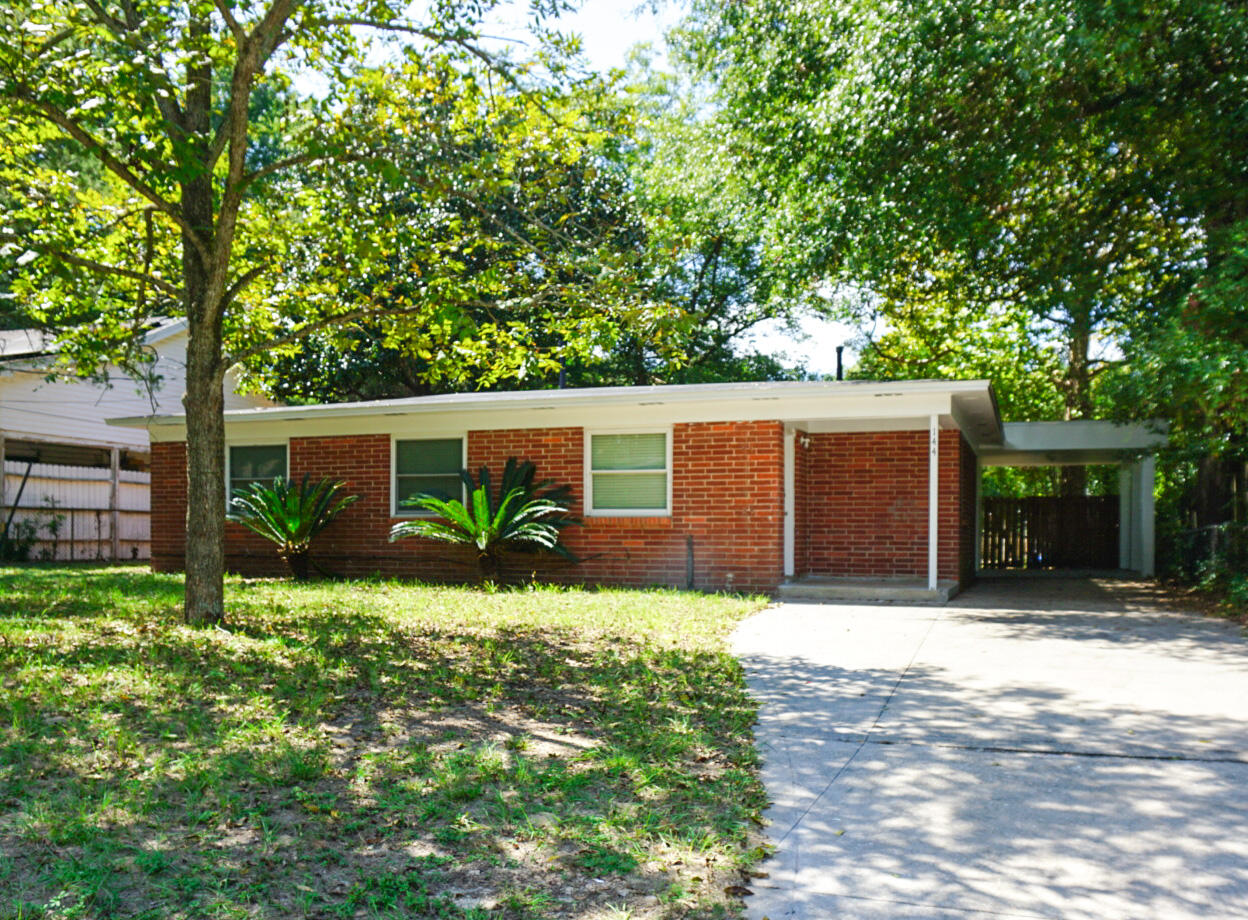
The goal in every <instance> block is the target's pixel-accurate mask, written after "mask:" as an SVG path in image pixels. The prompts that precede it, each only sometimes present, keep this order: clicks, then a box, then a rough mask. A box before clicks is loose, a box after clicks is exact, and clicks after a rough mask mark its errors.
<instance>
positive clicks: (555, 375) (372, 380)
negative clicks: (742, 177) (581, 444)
mask: <svg viewBox="0 0 1248 920" xmlns="http://www.w3.org/2000/svg"><path fill="white" fill-rule="evenodd" d="M684 92H685V88H684V87H682V86H681V85H680V83H679V81H677V80H676V79H675V78H674V77H672V76H671V75H664V74H659V73H656V72H654V71H653V70H652V69H650V67H649V66H648V64H645V63H644V62H638V69H636V70H634V71H633V72H632V73H630V74H629V77H628V82H627V83H626V84H625V86H624V87H623V89H622V91H621V93H619V94H618V95H617V96H616V97H614V98H613V99H612V100H611V101H610V102H607V101H606V100H604V99H603V98H600V97H595V96H586V95H584V94H582V95H580V96H570V97H568V98H567V99H565V100H563V101H562V104H563V105H566V106H567V107H568V108H566V109H562V110H561V111H565V112H567V113H568V119H569V120H571V118H572V115H573V114H576V116H577V117H578V118H579V117H581V116H582V115H585V114H587V113H586V112H580V113H578V112H577V109H576V107H577V106H580V107H582V109H584V108H586V107H588V109H589V112H590V113H592V112H594V111H597V112H599V113H602V112H606V111H610V113H611V120H610V125H609V128H605V129H604V130H603V131H601V132H599V133H598V134H586V133H578V132H570V133H568V134H566V135H564V136H562V137H561V138H560V141H561V143H560V144H559V145H557V146H555V147H553V148H552V149H546V148H538V154H539V155H540V156H541V157H544V159H541V160H540V161H538V160H537V157H536V156H531V157H530V162H528V163H527V164H517V167H516V168H519V166H520V165H525V166H526V168H527V169H528V172H529V174H538V175H541V176H544V177H545V179H544V180H543V181H541V182H535V181H532V180H530V181H528V182H526V183H524V184H523V185H521V183H519V182H518V181H517V180H516V179H515V177H513V176H510V175H509V176H508V177H507V179H508V183H507V184H504V183H501V182H500V183H498V184H497V190H496V191H495V190H490V191H487V192H486V194H485V195H483V196H479V197H478V199H477V200H476V201H474V202H473V203H472V206H471V208H469V207H465V206H463V205H462V204H461V205H460V206H459V208H458V209H455V207H454V203H452V209H451V210H450V211H449V212H448V213H450V214H453V215H454V219H455V220H460V221H464V222H472V221H474V220H478V219H479V215H478V213H477V211H478V210H488V211H490V212H492V213H503V214H506V213H508V212H509V211H511V210H514V208H515V201H514V199H513V192H512V188H513V186H514V187H516V188H519V189H520V193H522V194H524V195H526V196H527V205H526V206H527V207H528V209H529V210H530V212H531V213H533V214H535V215H538V216H539V217H540V219H541V220H542V221H543V222H545V223H547V224H551V225H553V224H556V223H558V224H560V225H561V226H562V218H561V214H563V213H565V212H566V211H567V210H568V208H569V206H570V204H574V205H575V211H576V213H577V215H578V218H577V224H578V226H580V227H581V228H583V232H584V231H588V230H590V229H595V231H596V232H599V233H601V234H603V237H604V239H606V240H607V241H608V246H609V248H610V249H611V250H612V251H611V252H610V253H608V254H604V257H605V256H607V255H609V261H613V262H614V263H617V264H625V263H626V264H627V265H628V266H629V271H630V278H629V291H630V293H629V298H631V301H630V302H631V307H630V308H629V309H621V310H618V311H616V313H615V314H614V315H613V316H612V322H611V324H610V326H609V328H604V329H603V334H600V335H596V336H590V335H588V334H587V332H588V327H585V326H584V323H583V320H580V321H581V322H582V326H581V328H579V329H572V330H568V329H562V328H556V327H555V326H554V324H553V323H551V322H550V321H547V323H546V327H547V328H545V329H543V328H541V327H540V324H530V326H529V328H528V331H527V334H528V335H529V336H530V337H531V340H532V343H533V345H535V347H529V348H524V347H519V345H518V343H516V342H514V341H510V342H507V341H505V342H500V343H499V347H500V348H507V349H508V353H509V354H511V355H514V356H517V357H523V358H524V359H525V360H526V361H527V363H526V364H525V365H524V366H523V367H520V368H517V369H516V373H514V374H513V375H511V376H510V377H509V376H507V375H503V374H499V373H491V372H490V369H489V364H488V362H486V364H485V365H484V366H483V365H482V364H481V363H480V361H479V358H480V356H477V355H473V354H470V355H460V356H459V363H458V366H457V369H456V371H455V373H448V372H447V371H446V369H445V368H444V367H443V366H441V365H440V364H439V363H438V362H437V360H436V354H437V350H436V349H433V350H432V352H431V351H430V349H427V348H426V349H421V348H418V347H413V345H412V344H411V342H410V341H407V340H405V339H404V338H403V337H402V336H396V335H394V334H393V333H392V331H391V329H390V326H389V325H387V324H386V323H385V322H384V321H383V322H376V321H360V322H355V323H352V324H350V325H349V326H347V327H344V328H339V329H332V330H327V331H326V332H325V333H323V334H314V335H311V336H309V337H306V338H304V339H302V340H301V341H299V342H297V343H292V344H291V345H290V346H289V347H288V348H287V349H285V350H283V351H282V352H279V353H277V354H272V353H267V352H266V353H261V354H257V355H255V356H253V358H252V359H251V361H250V362H249V363H250V364H251V366H252V367H253V370H254V371H255V377H256V379H257V380H258V382H259V383H260V385H261V386H262V387H263V388H264V390H265V391H266V392H267V393H269V394H270V395H272V396H275V397H278V398H281V399H288V400H289V399H294V400H296V401H316V402H335V401H341V400H344V399H379V398H387V397H400V396H421V395H426V394H429V393H439V392H453V391H456V390H459V389H462V388H463V387H464V386H465V385H478V384H480V383H485V384H486V385H488V386H490V387H491V388H495V389H513V388H515V389H533V388H547V387H553V386H556V385H561V386H621V385H650V384H655V383H704V382H713V381H719V380H760V379H794V378H797V377H800V376H803V371H802V369H801V368H794V367H788V366H786V365H785V364H784V363H783V362H782V361H780V360H778V359H776V358H774V357H771V356H768V355H763V354H760V353H758V352H757V350H756V349H755V350H751V349H750V348H749V347H748V346H746V345H745V344H744V337H745V336H746V335H747V334H748V333H749V332H750V331H751V330H752V329H753V328H755V327H756V326H757V325H758V324H759V323H760V322H763V321H772V322H781V323H785V322H789V323H791V322H792V321H793V320H794V319H795V318H796V317H797V316H798V315H800V314H801V313H803V312H809V311H810V310H812V309H814V308H815V307H816V306H817V305H819V304H820V303H821V301H820V300H819V299H818V298H815V297H814V296H813V295H811V294H810V293H809V292H806V293H805V294H804V295H803V296H801V297H795V296H792V292H791V291H789V292H786V295H787V296H785V297H779V296H775V295H774V294H773V289H774V287H775V284H774V280H773V279H772V277H771V276H770V274H769V273H768V270H767V266H766V265H765V264H764V262H763V260H762V258H761V256H760V247H759V245H758V238H757V236H756V235H755V233H754V230H753V229H752V225H751V224H750V223H749V221H747V220H745V219H744V218H743V213H742V212H743V207H744V201H743V198H742V194H741V192H740V190H739V189H736V188H734V186H733V180H732V177H722V176H717V175H715V174H714V173H713V172H712V171H710V170H708V169H707V168H706V167H705V166H704V162H705V161H706V159H707V156H706V151H704V150H702V149H701V147H700V146H699V140H700V137H701V135H700V134H699V133H698V132H696V131H692V130H691V129H690V126H689V124H688V118H689V110H690V106H691V103H690V102H689V101H688V100H686V99H685V98H684ZM458 104H459V105H468V104H469V103H467V102H466V101H461V102H460V103H458ZM596 117H597V118H598V119H600V120H601V119H602V118H603V115H602V114H599V115H597V116H596ZM470 123H471V124H473V125H474V128H473V130H475V131H477V132H478V133H479V134H480V138H479V140H478V143H479V144H481V145H482V146H483V147H484V148H485V149H489V150H495V149H497V150H500V151H501V150H504V149H506V148H507V145H508V144H511V145H512V146H524V145H527V144H529V142H528V141H527V140H526V139H525V138H523V137H517V138H514V139H507V138H501V137H495V136H494V133H492V129H491V127H490V126H489V122H488V119H487V118H481V117H478V118H477V119H476V120H475V121H472V122H470ZM514 159H515V158H514V157H513V158H511V159H508V160H507V161H506V162H509V163H510V162H512V161H513V160H514ZM504 192H505V193H506V194H505V195H504V194H503V193H504ZM488 230H489V228H488V227H487V231H488ZM500 236H501V235H500ZM495 245H497V246H500V247H501V248H503V249H505V248H506V245H507V241H506V240H505V239H502V238H500V239H499V240H498V241H497V243H495ZM400 264H401V263H400ZM587 264H590V265H592V266H593V268H592V270H594V271H597V270H598V269H597V265H596V264H595V263H587ZM425 273H427V272H426V271H422V275H423V274H425ZM569 277H575V271H570V272H569ZM507 280H508V288H507V289H506V290H500V292H499V296H503V295H506V294H507V293H508V292H509V291H512V289H513V288H514V287H515V286H516V283H517V282H516V279H514V278H508V279H507ZM626 299H628V298H626ZM516 300H517V298H515V297H514V296H512V297H510V298H509V300H508V303H509V304H510V305H512V306H511V312H510V315H511V317H512V319H513V322H515V321H516V320H517V319H520V318H523V316H524V315H525V314H524V311H523V310H519V309H517V308H516V307H515V306H514V304H515V303H516ZM642 305H645V307H644V308H643V306H642ZM497 308H498V304H497V303H496V302H495V301H494V300H493V299H492V298H490V297H487V298H484V300H483V302H482V303H481V304H479V305H474V304H468V305H466V306H465V307H464V309H463V317H464V320H465V321H466V322H469V323H470V324H471V323H488V319H489V318H490V317H492V316H493V315H494V314H496V312H497ZM474 334H475V333H474ZM431 354H432V355H433V356H434V357H431V356H430V355H431ZM490 357H491V359H492V360H493V361H494V362H497V361H498V358H497V357H496V356H493V355H491V356H490ZM379 371H384V372H383V373H379Z"/></svg>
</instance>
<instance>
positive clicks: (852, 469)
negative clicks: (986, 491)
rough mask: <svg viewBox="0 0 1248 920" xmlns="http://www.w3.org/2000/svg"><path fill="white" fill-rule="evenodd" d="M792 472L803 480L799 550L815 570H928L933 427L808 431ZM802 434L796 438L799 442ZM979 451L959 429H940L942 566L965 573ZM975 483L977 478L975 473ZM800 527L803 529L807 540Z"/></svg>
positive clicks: (955, 574) (944, 573) (952, 573)
mask: <svg viewBox="0 0 1248 920" xmlns="http://www.w3.org/2000/svg"><path fill="white" fill-rule="evenodd" d="M809 438H810V447H809V448H808V449H806V450H805V451H804V452H803V454H804V456H805V461H804V467H805V468H804V470H803V463H801V462H799V463H798V466H797V469H796V470H795V473H796V474H797V476H796V478H797V479H798V480H799V481H800V480H802V479H803V478H804V479H805V480H806V483H805V486H804V488H805V490H806V492H807V498H806V501H805V506H806V507H805V512H804V514H802V513H799V515H798V517H797V525H798V527H797V530H798V534H799V537H798V540H797V548H798V557H799V559H801V558H804V559H805V560H806V567H805V569H804V570H803V569H802V568H798V573H799V574H802V573H803V572H809V573H810V574H816V575H844V576H924V575H926V574H927V511H928V500H927V498H928V481H927V476H928V458H927V448H928V433H927V432H926V431H886V432H854V433H837V434H812V435H809ZM800 441H801V438H799V445H800ZM967 454H970V455H971V456H970V466H971V476H972V477H973V476H974V455H973V454H972V453H971V450H970V447H969V446H968V445H967V444H966V441H965V440H964V439H963V437H962V435H961V433H960V432H958V431H942V432H941V433H940V468H939V498H938V503H939V507H938V512H939V523H938V530H937V540H938V554H937V560H938V572H939V575H940V577H941V578H953V579H961V578H963V577H965V574H966V573H967V571H968V567H969V566H970V565H973V558H972V559H971V561H970V562H968V561H967V557H966V550H967V548H969V547H970V541H971V540H972V539H973V534H974V492H973V490H972V492H971V496H970V500H969V511H970V518H969V527H970V531H969V535H968V532H967V526H968V519H967V516H966V515H967V504H968V503H967V500H966V498H965V493H966V489H965V486H964V483H965V470H966V466H967V461H966V455H967ZM972 484H973V479H972ZM801 534H805V542H806V545H805V547H803V546H802V542H803V541H802V537H801Z"/></svg>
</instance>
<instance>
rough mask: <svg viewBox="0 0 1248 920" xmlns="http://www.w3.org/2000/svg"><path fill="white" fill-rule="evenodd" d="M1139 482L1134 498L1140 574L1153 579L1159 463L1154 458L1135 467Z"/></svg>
mask: <svg viewBox="0 0 1248 920" xmlns="http://www.w3.org/2000/svg"><path fill="white" fill-rule="evenodd" d="M1135 468H1136V471H1137V474H1136V475H1137V477H1138V478H1137V480H1136V482H1135V488H1134V489H1133V490H1132V491H1134V492H1135V495H1134V496H1133V497H1134V498H1135V501H1136V509H1137V510H1136V518H1137V520H1138V522H1139V523H1138V526H1139V534H1140V574H1142V575H1146V576H1148V577H1150V578H1151V577H1152V576H1153V575H1154V574H1156V571H1155V570H1156V564H1155V560H1154V558H1153V557H1154V554H1155V552H1156V549H1157V547H1156V537H1155V535H1154V525H1155V523H1156V522H1155V520H1154V516H1155V514H1156V509H1155V508H1154V507H1153V490H1154V489H1155V488H1156V485H1157V484H1156V476H1157V461H1156V460H1155V459H1154V458H1153V457H1151V456H1150V457H1145V458H1143V459H1142V460H1140V462H1139V463H1137V464H1136V465H1135Z"/></svg>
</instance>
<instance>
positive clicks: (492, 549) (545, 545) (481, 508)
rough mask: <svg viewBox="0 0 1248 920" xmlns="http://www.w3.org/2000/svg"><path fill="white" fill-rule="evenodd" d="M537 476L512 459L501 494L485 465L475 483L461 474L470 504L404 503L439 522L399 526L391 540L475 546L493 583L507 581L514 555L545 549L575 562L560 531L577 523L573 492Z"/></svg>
mask: <svg viewBox="0 0 1248 920" xmlns="http://www.w3.org/2000/svg"><path fill="white" fill-rule="evenodd" d="M536 474H537V467H536V466H535V465H534V464H533V463H532V462H531V461H529V460H525V461H524V462H520V461H518V460H517V459H516V458H515V457H508V458H507V462H506V464H505V466H504V467H503V476H502V479H501V481H500V482H499V485H498V491H497V493H496V492H495V491H494V489H493V486H492V483H491V480H490V470H489V467H485V466H483V467H481V469H480V470H479V471H478V473H477V480H475V481H474V480H473V477H472V474H471V473H470V472H468V471H467V470H461V471H460V478H461V479H462V480H463V484H464V490H465V493H466V494H467V496H468V498H467V502H464V501H460V500H459V499H455V498H451V499H441V498H437V497H435V496H433V495H418V496H416V497H415V498H413V499H409V500H407V501H404V502H403V504H404V505H406V506H408V507H412V508H419V509H421V510H423V511H427V512H429V513H431V514H433V515H436V518H435V519H426V520H414V521H404V522H402V523H399V524H395V525H394V527H392V528H391V530H390V539H391V540H392V541H393V540H399V539H402V538H404V537H423V538H424V539H427V540H438V541H441V542H443V543H452V544H456V545H459V546H468V547H472V549H473V550H474V554H475V555H474V558H475V561H476V565H477V570H478V572H479V574H480V575H481V577H482V578H483V579H486V580H488V581H491V582H492V581H495V580H497V579H501V578H502V577H503V574H504V561H505V558H506V556H507V555H508V554H509V553H511V552H514V551H525V550H529V551H532V550H535V549H536V550H546V551H549V552H553V553H556V554H558V555H560V556H562V557H563V558H565V559H568V560H570V561H574V562H575V561H577V560H576V557H575V556H574V555H572V553H570V552H569V551H568V549H567V547H565V546H564V545H563V544H561V543H560V542H559V535H560V531H561V530H563V528H565V527H567V526H568V525H569V524H571V523H572V519H571V518H570V517H568V516H567V514H568V507H567V501H568V498H569V497H570V495H571V489H570V488H569V487H568V486H557V485H555V483H554V481H553V480H550V479H544V480H541V481H540V482H538V481H535V477H536Z"/></svg>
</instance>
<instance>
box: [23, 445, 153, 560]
mask: <svg viewBox="0 0 1248 920" xmlns="http://www.w3.org/2000/svg"><path fill="white" fill-rule="evenodd" d="M23 479H25V480H26V484H25V486H23V485H22V480H23ZM151 479H152V476H151V473H147V472H140V471H137V470H118V471H117V486H116V489H114V488H113V471H112V470H108V469H101V468H97V467H91V466H59V465H54V464H49V463H34V464H30V469H29V475H27V464H26V462H25V461H24V460H7V461H5V463H4V502H5V504H4V505H3V506H0V527H3V525H4V522H5V520H6V519H8V518H9V515H10V512H12V522H11V523H10V525H9V541H10V544H13V543H14V542H15V541H16V540H17V539H18V538H22V537H25V538H26V542H28V543H29V547H28V549H27V557H28V558H30V559H46V560H88V559H109V560H112V559H118V560H122V561H125V560H131V559H147V558H149V557H150V555H151V533H150V528H151V512H150V508H151V505H150V491H151ZM19 491H20V493H21V494H20V497H19V494H18V493H19ZM14 501H16V507H14ZM114 535H115V536H116V539H114ZM31 538H33V542H30V540H31Z"/></svg>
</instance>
